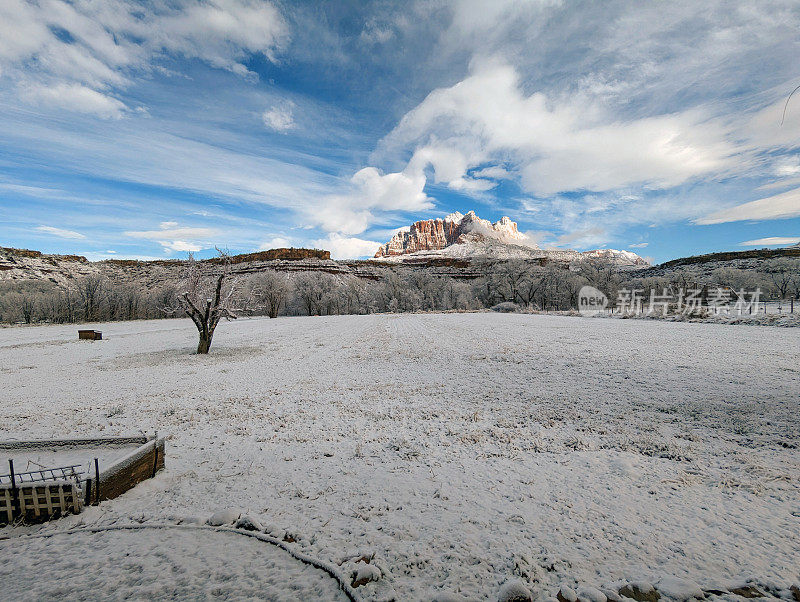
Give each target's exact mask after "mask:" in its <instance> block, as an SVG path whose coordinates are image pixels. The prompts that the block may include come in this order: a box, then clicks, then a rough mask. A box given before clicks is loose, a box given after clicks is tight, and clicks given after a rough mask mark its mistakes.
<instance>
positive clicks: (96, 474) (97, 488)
mask: <svg viewBox="0 0 800 602" xmlns="http://www.w3.org/2000/svg"><path fill="white" fill-rule="evenodd" d="M94 478H95V481H96V483H95V499H94V505H95V506H97V505H99V504H100V464H99V462H98V461H97V458H95V459H94Z"/></svg>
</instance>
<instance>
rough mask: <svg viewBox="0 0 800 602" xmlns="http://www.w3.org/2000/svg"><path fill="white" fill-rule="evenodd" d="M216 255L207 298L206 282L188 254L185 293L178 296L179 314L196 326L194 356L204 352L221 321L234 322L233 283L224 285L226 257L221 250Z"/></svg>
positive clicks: (228, 267)
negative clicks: (183, 313)
mask: <svg viewBox="0 0 800 602" xmlns="http://www.w3.org/2000/svg"><path fill="white" fill-rule="evenodd" d="M218 251H219V249H218ZM219 253H220V257H219V262H218V263H216V264H215V265H214V268H215V269H214V270H213V273H212V274H211V276H212V278H213V281H214V286H213V289H212V291H211V293H210V294H211V296H207V295H208V289H207V287H206V280H207V279H204V278H203V274H202V272H201V269H200V266H199V264H198V262H197V261H196V260H195V258H194V256H192V255H191V254H190V255H189V261H188V266H187V278H186V283H187V290H186V291H185V292H184V293H183V294H182V295H181V297H180V301H181V304H182V305H183V311H184V312H185V313H186V315H187V316H189V317H190V318H191V319H192V321H193V322H194V325H195V326H197V332H198V334H199V335H200V341H199V342H198V344H197V353H198V354H201V353H202V354H205V353H208V350H209V349H210V348H211V340H212V339H213V338H214V330H216V328H217V324H219V321H220V320H221V319H222V318H225V319H227V320H235V319H236V317H237V316H236V314H235V313H234V312H233V308H232V304H233V298H234V297H233V295H234V290H235V283H234V282H228V283H227V284H226V280H228V279H229V276H230V265H231V264H230V258H229V256H228V255H227V254H226V253H223V252H222V251H219ZM204 297H205V299H204Z"/></svg>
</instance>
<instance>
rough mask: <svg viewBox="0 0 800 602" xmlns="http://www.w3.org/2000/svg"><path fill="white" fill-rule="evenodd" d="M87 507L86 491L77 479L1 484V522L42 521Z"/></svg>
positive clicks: (75, 512)
mask: <svg viewBox="0 0 800 602" xmlns="http://www.w3.org/2000/svg"><path fill="white" fill-rule="evenodd" d="M81 510H83V494H82V491H81V489H80V488H79V487H78V483H77V482H76V481H47V482H41V483H24V484H20V485H17V486H11V485H2V486H0V523H10V522H12V521H13V520H15V519H17V518H22V519H23V520H24V521H26V522H41V521H43V520H48V519H50V518H56V517H59V516H62V515H64V514H67V513H70V512H71V513H74V514H78V513H79V512H80V511H81Z"/></svg>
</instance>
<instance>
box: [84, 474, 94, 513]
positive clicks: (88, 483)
mask: <svg viewBox="0 0 800 602" xmlns="http://www.w3.org/2000/svg"><path fill="white" fill-rule="evenodd" d="M83 505H84V506H87V507H88V506H91V505H92V478H91V477H89V478H88V479H86V499H85V500H84V502H83Z"/></svg>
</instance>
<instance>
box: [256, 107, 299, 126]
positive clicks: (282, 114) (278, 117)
mask: <svg viewBox="0 0 800 602" xmlns="http://www.w3.org/2000/svg"><path fill="white" fill-rule="evenodd" d="M261 119H262V120H263V121H264V125H265V126H267V128H269V129H271V130H274V131H276V132H280V133H286V132H287V131H289V130H291V129H292V128H293V127H295V123H294V115H293V114H292V107H291V105H289V104H285V105H282V106H274V107H272V108H271V109H267V110H266V111H264V113H263V114H262V115H261Z"/></svg>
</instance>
